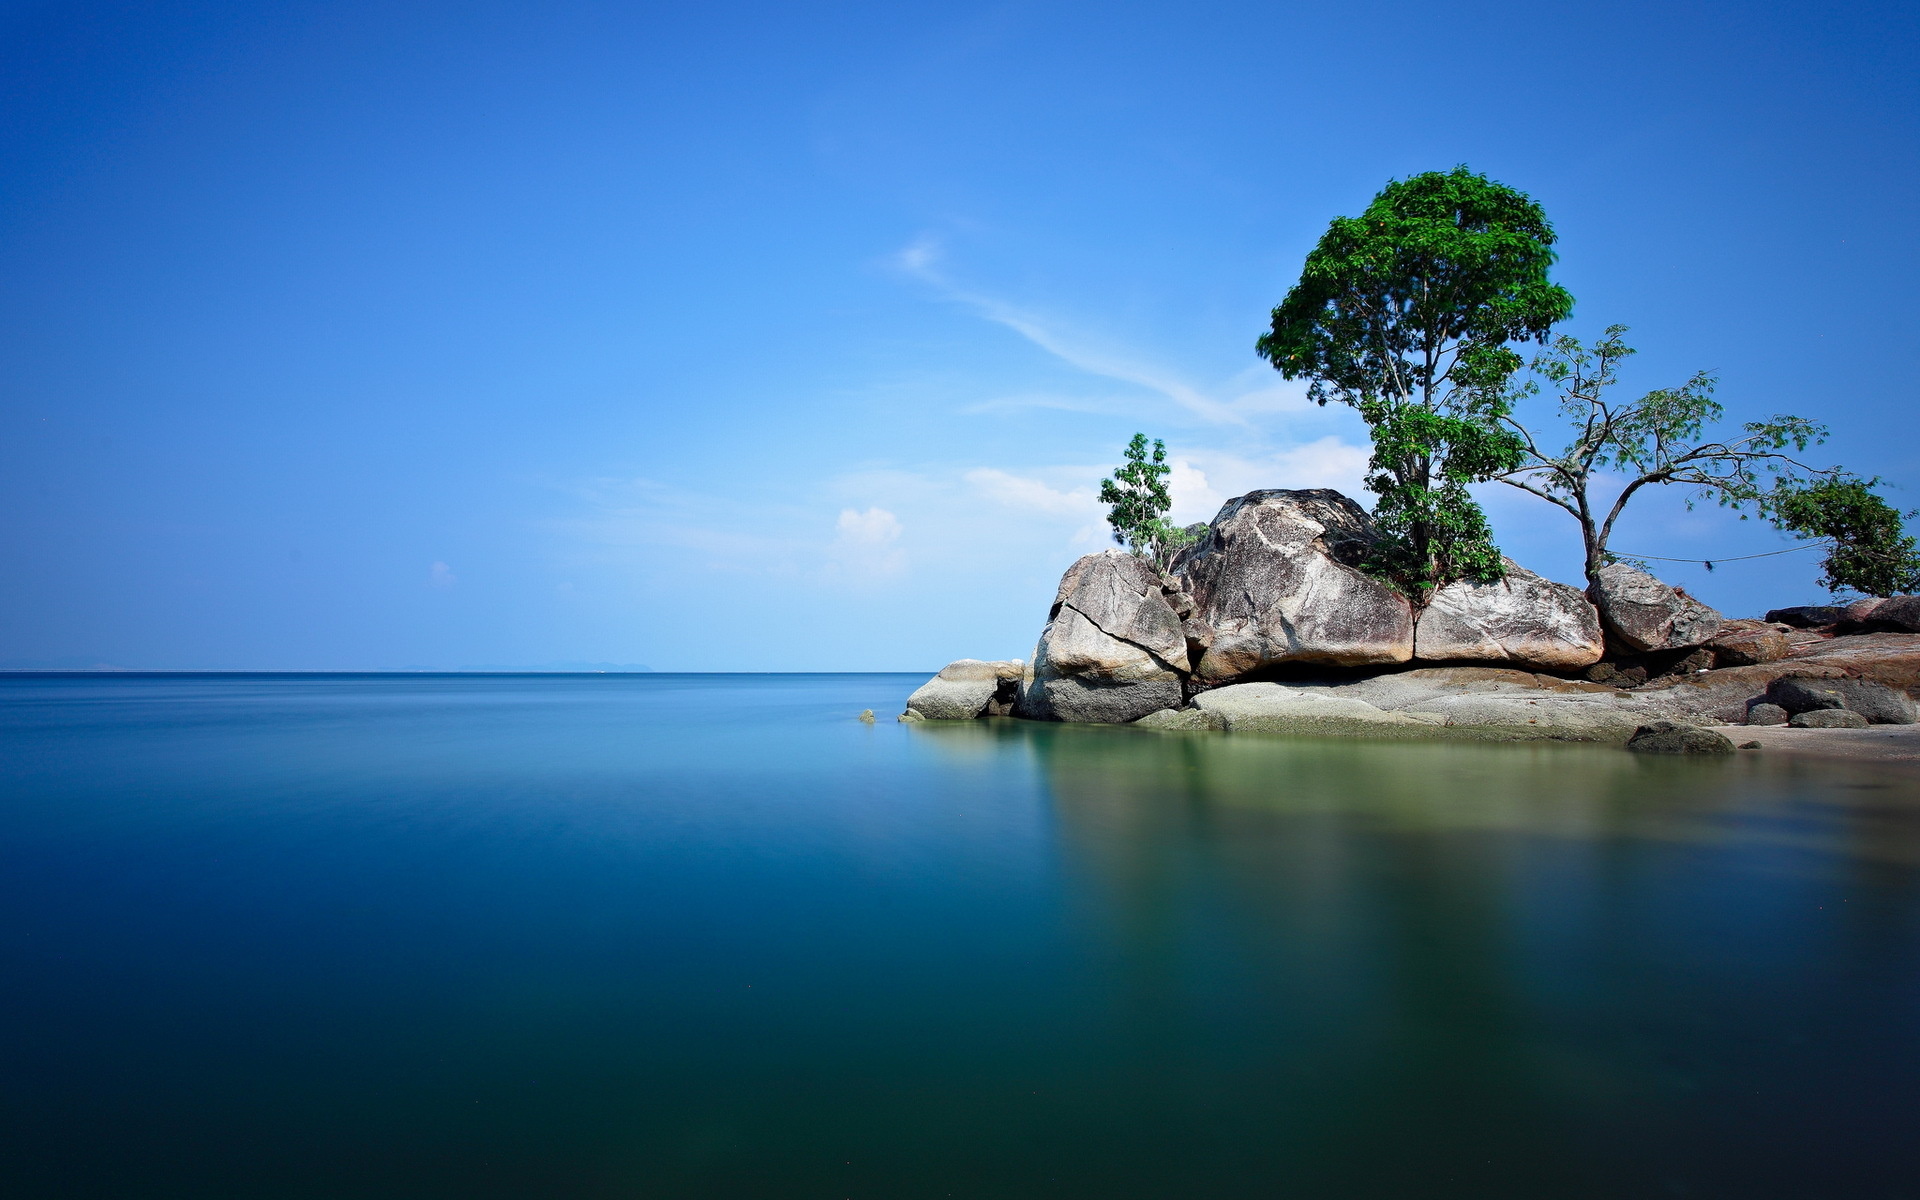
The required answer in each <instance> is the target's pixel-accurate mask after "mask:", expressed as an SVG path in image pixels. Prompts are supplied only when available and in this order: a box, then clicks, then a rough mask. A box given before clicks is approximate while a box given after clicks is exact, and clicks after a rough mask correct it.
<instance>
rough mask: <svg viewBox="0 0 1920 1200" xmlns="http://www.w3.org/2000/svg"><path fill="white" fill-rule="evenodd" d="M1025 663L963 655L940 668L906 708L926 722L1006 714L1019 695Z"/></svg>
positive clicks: (911, 697) (963, 719)
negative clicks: (961, 657) (965, 656)
mask: <svg viewBox="0 0 1920 1200" xmlns="http://www.w3.org/2000/svg"><path fill="white" fill-rule="evenodd" d="M1025 670H1026V664H1025V663H1022V662H1021V661H1020V660H1019V659H1013V660H1012V661H1009V662H982V661H980V660H979V659H977V658H963V659H960V660H958V661H956V662H951V663H948V664H947V665H946V666H944V667H942V668H940V673H939V674H938V675H935V676H934V677H933V678H932V679H929V680H927V681H926V682H925V683H923V684H921V685H920V687H919V688H918V689H916V690H915V691H914V693H913V695H911V696H908V697H907V709H908V711H910V712H915V713H918V714H919V715H920V716H921V717H922V718H923V719H925V720H928V721H971V720H973V719H974V718H976V717H984V716H1006V715H1007V714H1008V713H1009V712H1011V711H1012V710H1013V704H1014V701H1015V700H1016V699H1017V698H1018V697H1019V694H1020V680H1021V678H1022V676H1023V675H1024V674H1025Z"/></svg>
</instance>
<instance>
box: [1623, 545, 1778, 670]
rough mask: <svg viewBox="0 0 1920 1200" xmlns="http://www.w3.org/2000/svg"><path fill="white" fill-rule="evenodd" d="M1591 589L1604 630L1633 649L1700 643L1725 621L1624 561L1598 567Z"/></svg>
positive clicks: (1659, 648)
mask: <svg viewBox="0 0 1920 1200" xmlns="http://www.w3.org/2000/svg"><path fill="white" fill-rule="evenodd" d="M1594 590H1595V592H1596V593H1597V595H1596V596H1595V597H1594V599H1595V601H1596V602H1597V603H1598V604H1599V606H1600V612H1601V614H1602V616H1603V617H1604V618H1605V619H1606V623H1607V632H1608V633H1610V634H1612V635H1613V636H1614V637H1615V638H1617V639H1619V641H1620V644H1621V645H1622V646H1625V647H1626V648H1627V649H1629V650H1633V651H1637V652H1639V653H1643V654H1644V653H1646V652H1647V651H1649V650H1684V649H1686V648H1687V647H1690V646H1698V645H1701V644H1703V643H1704V642H1706V641H1707V639H1709V638H1711V637H1712V636H1713V635H1714V634H1716V633H1718V632H1720V627H1721V626H1722V625H1723V624H1725V621H1723V620H1722V619H1721V617H1720V614H1719V613H1717V612H1715V611H1714V610H1713V609H1711V608H1708V607H1707V606H1706V605H1704V604H1702V603H1700V602H1699V601H1698V600H1695V599H1694V598H1693V597H1692V596H1689V595H1687V594H1686V593H1685V592H1682V591H1680V590H1679V589H1678V588H1671V587H1668V586H1667V585H1666V584H1664V583H1661V582H1660V581H1659V580H1658V579H1655V578H1654V577H1653V576H1651V575H1649V574H1647V573H1646V572H1645V571H1639V570H1635V569H1634V568H1633V567H1630V566H1628V565H1627V564H1626V563H1609V564H1608V565H1606V566H1604V567H1602V568H1600V574H1599V576H1598V577H1597V578H1596V579H1595V580H1594ZM1769 619H1771V618H1769Z"/></svg>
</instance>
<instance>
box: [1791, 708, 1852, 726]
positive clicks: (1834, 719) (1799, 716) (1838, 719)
mask: <svg viewBox="0 0 1920 1200" xmlns="http://www.w3.org/2000/svg"><path fill="white" fill-rule="evenodd" d="M1787 724H1788V725H1790V726H1792V727H1793V728H1795V729H1865V728H1866V727H1867V726H1868V725H1869V724H1871V722H1869V721H1868V720H1867V719H1866V718H1865V717H1863V716H1861V715H1860V714H1859V713H1857V712H1853V711H1850V710H1848V709H1844V708H1816V709H1813V710H1811V711H1809V712H1803V713H1795V714H1793V716H1792V717H1790V718H1789V719H1788V720H1787Z"/></svg>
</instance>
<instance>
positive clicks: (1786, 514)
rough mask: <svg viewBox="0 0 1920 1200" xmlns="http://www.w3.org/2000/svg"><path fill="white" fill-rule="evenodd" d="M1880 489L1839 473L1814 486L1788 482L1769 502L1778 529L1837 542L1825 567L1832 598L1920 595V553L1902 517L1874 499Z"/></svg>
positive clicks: (1824, 561) (1770, 516)
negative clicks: (1855, 594)
mask: <svg viewBox="0 0 1920 1200" xmlns="http://www.w3.org/2000/svg"><path fill="white" fill-rule="evenodd" d="M1879 483H1880V480H1878V479H1858V478H1855V477H1854V476H1851V475H1846V474H1843V473H1838V472H1836V473H1834V474H1833V475H1830V476H1827V477H1825V478H1821V479H1814V480H1811V481H1796V480H1782V481H1780V482H1779V483H1778V484H1776V485H1775V487H1774V489H1773V491H1772V492H1771V493H1770V494H1769V495H1768V496H1767V497H1766V500H1765V502H1764V507H1765V509H1766V512H1767V517H1768V519H1769V520H1771V521H1772V522H1773V523H1774V525H1775V526H1776V527H1777V528H1780V529H1784V530H1786V531H1788V532H1790V533H1797V534H1799V535H1800V536H1802V537H1821V538H1827V539H1829V540H1830V541H1831V542H1832V545H1831V546H1830V547H1829V548H1828V550H1827V554H1826V557H1825V558H1824V559H1822V560H1821V563H1820V569H1821V579H1820V586H1822V587H1824V588H1826V589H1827V590H1828V591H1830V592H1836V593H1837V592H1861V593H1864V594H1865V595H1868V596H1894V595H1899V594H1902V593H1909V592H1916V591H1920V550H1916V548H1915V545H1914V539H1913V537H1912V536H1911V535H1910V534H1908V533H1907V532H1906V529H1905V528H1904V526H1903V525H1902V523H1901V520H1900V513H1899V511H1898V510H1897V509H1895V508H1894V507H1893V506H1892V505H1891V504H1888V503H1887V502H1886V501H1885V500H1882V499H1881V498H1880V497H1879V496H1878V495H1876V494H1875V493H1874V490H1873V489H1874V487H1875V486H1876V485H1878V484H1879Z"/></svg>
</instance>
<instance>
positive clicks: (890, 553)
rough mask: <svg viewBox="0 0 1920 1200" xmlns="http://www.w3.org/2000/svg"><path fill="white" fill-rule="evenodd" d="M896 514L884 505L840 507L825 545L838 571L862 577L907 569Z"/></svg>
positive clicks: (887, 575)
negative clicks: (883, 506)
mask: <svg viewBox="0 0 1920 1200" xmlns="http://www.w3.org/2000/svg"><path fill="white" fill-rule="evenodd" d="M902 530H903V526H902V525H901V524H900V518H898V517H896V516H894V515H893V514H892V513H890V512H888V511H887V510H886V509H884V508H878V507H875V508H868V509H867V510H865V511H864V512H863V511H861V510H859V509H852V508H843V509H841V510H840V519H839V520H838V521H837V522H836V523H835V525H834V537H833V542H832V544H831V545H830V546H829V547H828V551H827V554H828V558H829V560H830V561H831V562H832V563H833V564H834V565H835V566H837V567H838V568H840V569H841V570H842V571H845V572H847V573H849V574H852V575H855V576H859V577H864V578H884V577H889V576H894V575H899V574H902V573H903V572H905V570H906V569H907V555H906V551H904V550H902V549H901V548H900V545H899V542H900V534H901V532H902Z"/></svg>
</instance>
